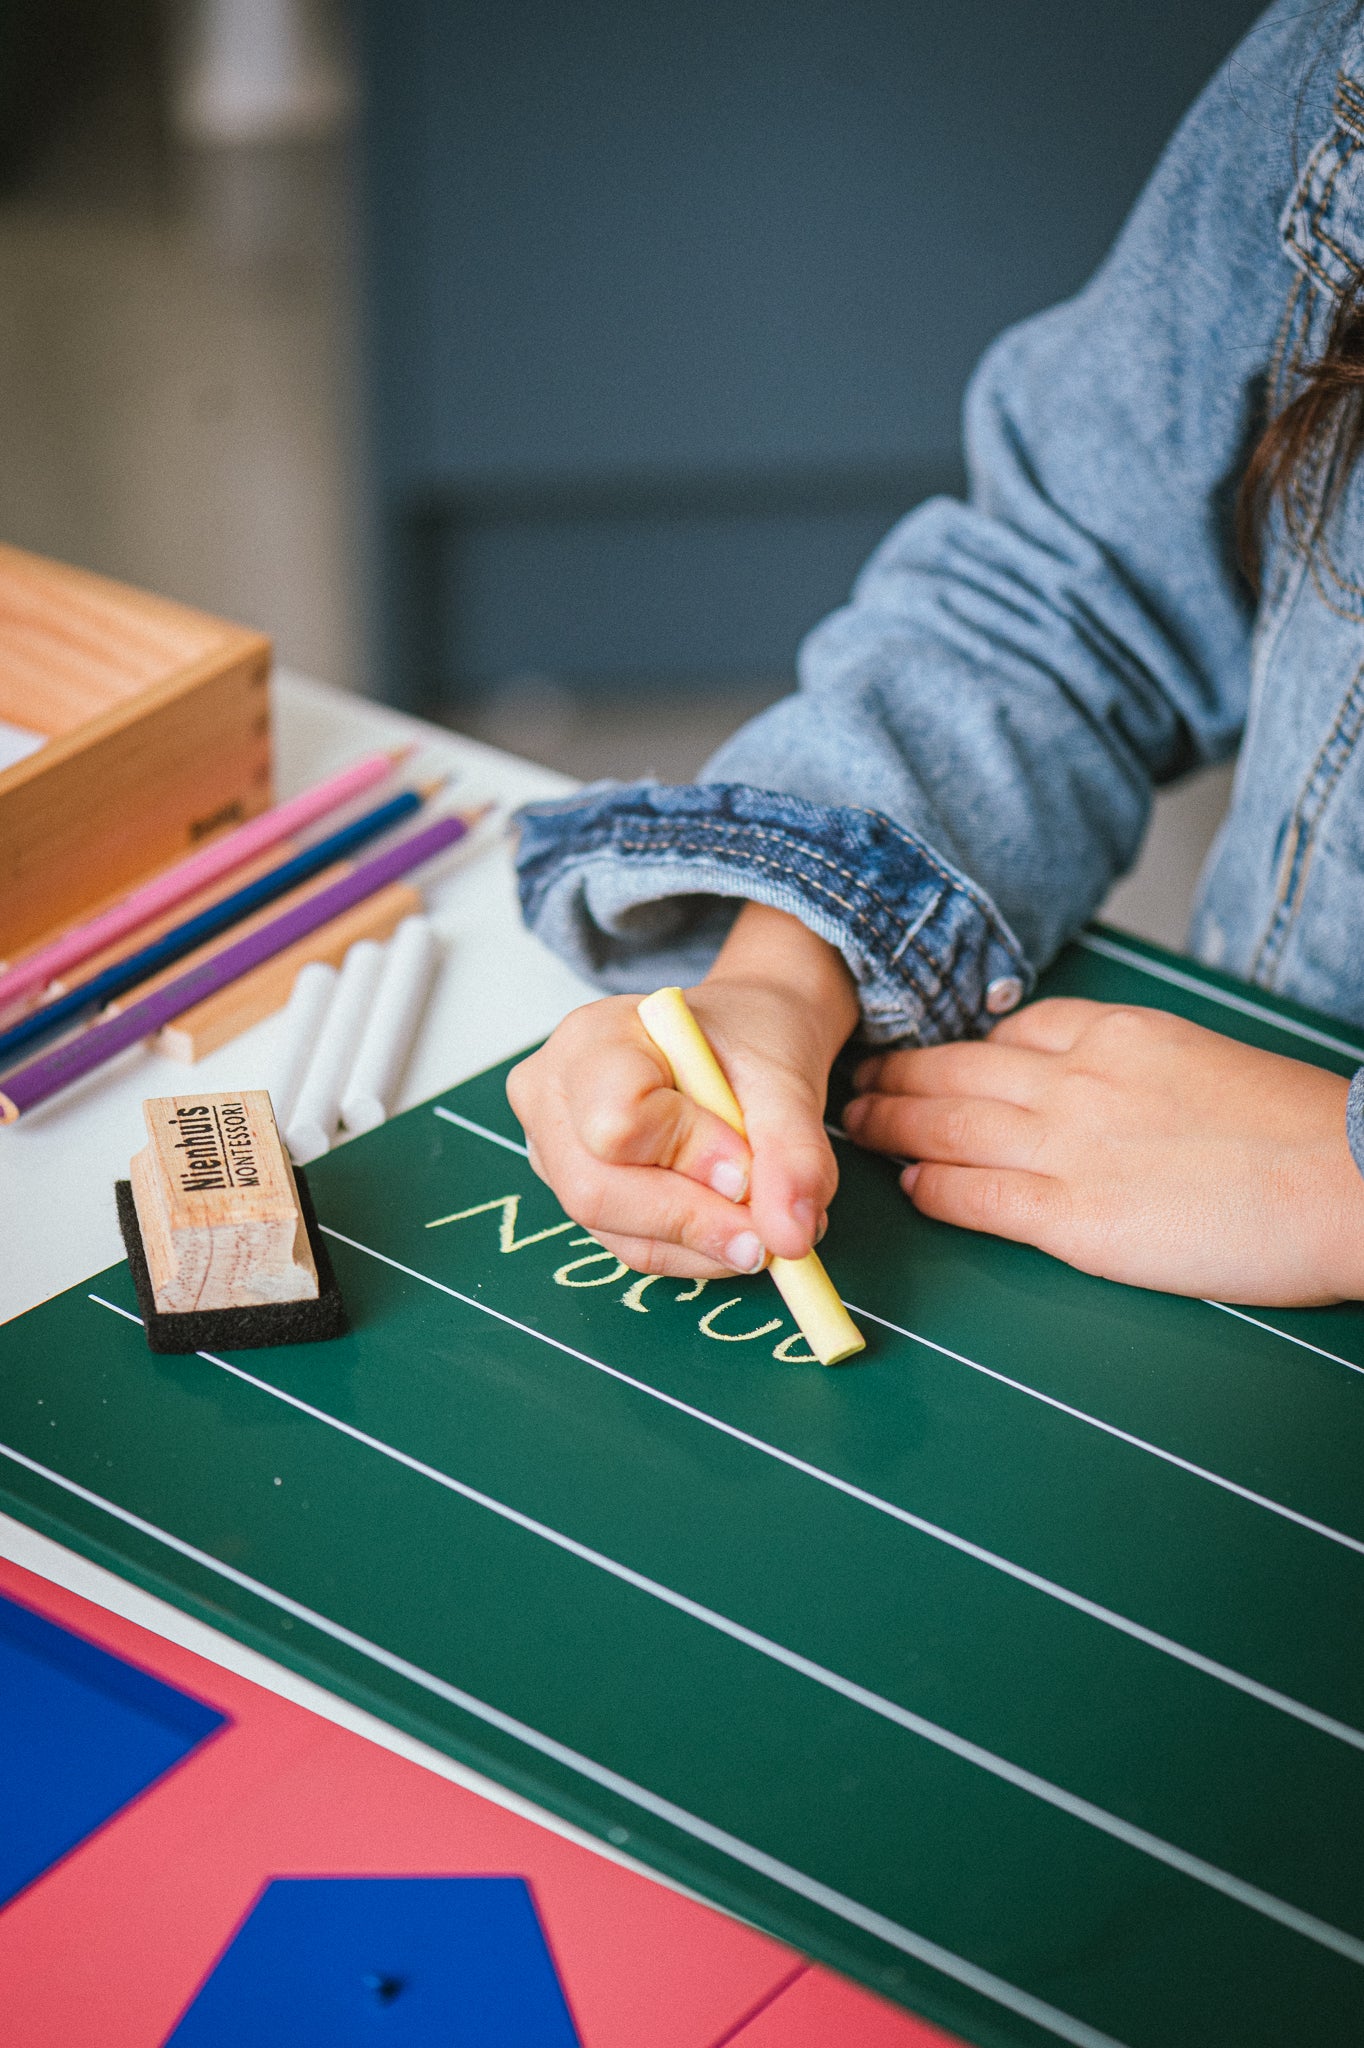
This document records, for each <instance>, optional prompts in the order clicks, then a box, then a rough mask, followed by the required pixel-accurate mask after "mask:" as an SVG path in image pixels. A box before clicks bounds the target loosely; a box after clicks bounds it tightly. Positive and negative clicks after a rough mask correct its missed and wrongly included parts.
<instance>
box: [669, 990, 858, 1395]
mask: <svg viewBox="0 0 1364 2048" xmlns="http://www.w3.org/2000/svg"><path fill="white" fill-rule="evenodd" d="M639 1021H640V1023H641V1024H642V1025H643V1026H644V1029H645V1030H646V1031H647V1032H648V1034H649V1036H650V1038H652V1040H653V1042H654V1044H655V1045H656V1046H657V1047H658V1049H659V1051H660V1052H661V1053H662V1055H663V1057H664V1059H665V1060H666V1061H667V1062H668V1065H669V1066H670V1067H671V1068H672V1076H673V1086H674V1087H675V1088H676V1089H677V1091H678V1093H679V1095H685V1096H687V1097H688V1098H689V1099H690V1100H691V1101H692V1102H694V1103H696V1105H697V1106H698V1108H700V1109H708V1110H710V1111H711V1112H712V1113H713V1114H714V1115H715V1116H718V1117H721V1118H722V1119H723V1120H724V1122H725V1123H727V1124H728V1125H729V1127H730V1129H731V1130H732V1131H737V1132H738V1133H739V1136H740V1137H741V1138H746V1137H747V1135H748V1133H747V1132H746V1131H745V1129H744V1117H743V1111H742V1110H741V1109H740V1107H739V1105H738V1103H737V1102H736V1100H735V1098H734V1090H733V1089H732V1088H731V1087H730V1085H729V1083H728V1081H727V1080H726V1079H725V1077H724V1074H723V1073H722V1071H721V1068H720V1062H719V1061H718V1060H717V1059H716V1057H715V1054H714V1053H713V1052H712V1051H711V1049H710V1046H709V1044H708V1043H707V1041H706V1034H705V1033H704V1031H702V1029H701V1026H700V1025H699V1024H698V1023H697V1021H696V1019H695V1017H693V1015H692V1013H691V1011H690V1010H689V1009H688V1008H687V999H686V997H685V996H684V995H683V993H682V991H681V989H680V988H660V989H658V990H656V991H655V993H654V994H653V995H651V996H645V998H644V1001H643V1002H642V1003H641V1004H640V1006H639ZM768 1271H769V1272H770V1273H771V1275H772V1278H773V1279H774V1280H775V1281H776V1283H777V1287H778V1289H779V1290H780V1293H781V1297H782V1300H783V1301H784V1302H785V1303H786V1306H787V1307H788V1308H789V1309H790V1311H791V1313H792V1315H793V1316H794V1317H795V1319H796V1322H797V1324H798V1325H799V1328H800V1332H801V1335H802V1336H803V1337H804V1339H805V1341H806V1343H807V1344H808V1345H809V1347H810V1349H811V1350H812V1351H813V1352H814V1354H815V1357H816V1358H817V1359H818V1360H819V1361H820V1364H821V1365H837V1364H839V1362H840V1361H841V1360H842V1359H845V1358H851V1357H852V1355H853V1353H854V1351H863V1350H865V1349H866V1343H867V1340H866V1338H865V1337H864V1336H863V1335H862V1333H861V1331H860V1330H859V1329H858V1327H857V1325H856V1323H855V1322H854V1321H853V1319H852V1317H851V1316H850V1315H849V1314H848V1311H847V1310H846V1309H845V1308H844V1306H843V1304H842V1302H841V1301H840V1300H839V1298H838V1294H837V1292H836V1291H835V1288H834V1284H833V1281H832V1280H831V1279H830V1278H829V1276H828V1274H827V1273H826V1272H825V1270H824V1267H823V1264H822V1262H821V1260H820V1258H819V1256H818V1254H817V1253H815V1252H807V1253H806V1254H805V1257H804V1258H803V1259H775V1258H774V1259H773V1260H772V1261H771V1263H770V1264H769V1266H768Z"/></svg>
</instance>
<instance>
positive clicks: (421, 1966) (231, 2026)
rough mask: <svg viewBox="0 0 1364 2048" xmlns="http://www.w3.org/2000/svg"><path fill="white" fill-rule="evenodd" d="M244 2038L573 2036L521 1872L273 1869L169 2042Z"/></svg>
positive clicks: (323, 2042) (499, 2040) (505, 2047)
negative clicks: (337, 1873)
mask: <svg viewBox="0 0 1364 2048" xmlns="http://www.w3.org/2000/svg"><path fill="white" fill-rule="evenodd" d="M342 1796H344V1794H342ZM246 2043H250V2048H376V2044H378V2043H383V2044H384V2048H455V2044H456V2043H457V2044H459V2048H580V2044H579V2041H578V2035H577V2031H576V2029H575V2028H574V2025H573V2022H572V2020H571V2019H570V2018H569V2013H568V2007H567V2005H566V2003H565V2001H564V1995H563V1992H562V1991H561V1989H560V1987H559V1979H558V1977H557V1976H556V1974H555V1970H554V1964H553V1962H552V1961H551V1959H550V1954H549V1950H548V1948H547V1947H546V1945H545V1938H544V1935H543V1933H542V1932H541V1929H540V1923H539V1921H538V1919H537V1918H536V1914H535V1907H534V1905H533V1903H532V1901H531V1896H530V1891H529V1888H528V1887H527V1885H526V1882H525V1879H524V1878H520V1877H277V1878H274V1879H272V1881H271V1882H270V1883H269V1884H268V1885H267V1886H266V1887H265V1890H264V1891H263V1892H262V1893H261V1895H260V1897H259V1899H257V1901H256V1904H255V1906H254V1907H253V1908H252V1910H251V1913H250V1914H249V1916H248V1917H247V1919H246V1920H245V1922H244V1923H243V1925H242V1926H241V1927H240V1928H239V1929H238V1930H237V1933H236V1934H235V1936H234V1937H233V1939H232V1941H231V1943H230V1944H229V1946H228V1947H227V1948H226V1949H225V1950H224V1952H223V1954H222V1956H221V1957H220V1958H219V1960H218V1963H217V1966H216V1968H215V1969H214V1971H213V1974H212V1975H211V1976H210V1977H209V1978H208V1980H207V1982H206V1983H205V1984H204V1985H203V1986H202V1987H201V1989H200V1991H199V1993H198V1996H197V1997H196V1998H195V2000H194V2003H193V2004H192V2005H191V2006H190V2007H189V2009H188V2011H187V2012H186V2013H185V2015H184V2017H183V2018H182V2019H181V2021H180V2023H179V2025H178V2026H177V2027H176V2028H175V2030H174V2032H173V2033H172V2034H171V2035H170V2037H169V2039H168V2040H167V2042H166V2048H244V2044H246Z"/></svg>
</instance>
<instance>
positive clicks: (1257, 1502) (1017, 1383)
mask: <svg viewBox="0 0 1364 2048" xmlns="http://www.w3.org/2000/svg"><path fill="white" fill-rule="evenodd" d="M844 1306H845V1307H846V1309H847V1310H848V1313H849V1314H850V1315H854V1316H865V1317H866V1319H867V1321H868V1322H869V1323H879V1324H880V1325H881V1327H882V1329H883V1330H893V1331H894V1332H895V1334H896V1336H897V1337H908V1338H909V1340H910V1342H911V1343H912V1344H922V1345H923V1346H924V1347H925V1348H926V1349H927V1350H929V1351H937V1352H939V1353H941V1355H942V1356H943V1357H944V1358H950V1359H952V1360H953V1361H954V1362H955V1363H956V1364H957V1365H969V1366H970V1368H971V1370H972V1372H979V1373H984V1375H985V1377H986V1378H987V1379H991V1380H998V1381H999V1383H1000V1385H1001V1386H1005V1387H1012V1388H1013V1389H1014V1390H1015V1392H1016V1393H1019V1394H1027V1395H1028V1396H1029V1398H1030V1399H1031V1400H1034V1401H1042V1402H1044V1403H1045V1404H1046V1406H1047V1407H1048V1408H1056V1409H1059V1410H1060V1412H1061V1414H1062V1415H1069V1416H1072V1417H1073V1418H1074V1420H1075V1421H1077V1422H1087V1423H1088V1424H1089V1426H1090V1428H1091V1429H1101V1430H1102V1431H1103V1432H1104V1434H1105V1436H1115V1437H1117V1439H1118V1441H1119V1442H1120V1443H1124V1444H1131V1445H1132V1446H1133V1447H1134V1448H1135V1449H1136V1450H1139V1451H1146V1452H1148V1453H1149V1455H1150V1456H1151V1457H1153V1458H1161V1459H1163V1460H1164V1462H1165V1463H1166V1464H1167V1465H1177V1466H1178V1467H1179V1470H1180V1471H1181V1472H1191V1473H1192V1474H1193V1476H1194V1477H1195V1479H1206V1480H1207V1482H1208V1484H1209V1485H1210V1486H1220V1487H1221V1488H1222V1489H1223V1490H1224V1491H1225V1492H1227V1493H1234V1494H1235V1495H1236V1496H1237V1498H1238V1499H1239V1500H1248V1501H1250V1502H1251V1503H1252V1504H1253V1505H1254V1506H1255V1507H1258V1508H1267V1509H1268V1510H1269V1512H1270V1514H1272V1515H1282V1516H1283V1518H1284V1520H1285V1521H1286V1522H1297V1523H1298V1524H1299V1526H1300V1527H1301V1528H1304V1529H1310V1530H1311V1531H1312V1533H1313V1535H1315V1536H1325V1537H1326V1538H1327V1539H1328V1540H1329V1541H1330V1542H1332V1543H1340V1544H1343V1545H1344V1547H1345V1548H1346V1549H1347V1550H1357V1551H1358V1552H1359V1553H1360V1555H1361V1556H1364V1542H1361V1541H1360V1539H1359V1537H1358V1536H1347V1535H1346V1533H1345V1532H1344V1530H1343V1529H1333V1528H1332V1527H1331V1525H1330V1524H1329V1522H1318V1521H1316V1520H1315V1519H1314V1518H1313V1516H1311V1515H1303V1514H1299V1512H1298V1510H1297V1509H1296V1508H1289V1507H1285V1506H1284V1504H1283V1502H1282V1501H1278V1500H1271V1499H1270V1498H1269V1495H1268V1494H1265V1493H1256V1492H1254V1491H1253V1490H1252V1488H1250V1487H1249V1486H1242V1485H1241V1484H1240V1482H1239V1480H1236V1479H1224V1478H1223V1477H1222V1474H1221V1473H1220V1472H1210V1471H1209V1470H1208V1468H1207V1466H1206V1465H1195V1464H1194V1463H1193V1461H1192V1460H1191V1459H1189V1458H1181V1457H1180V1456H1179V1454H1178V1452H1176V1451H1166V1450H1162V1448H1161V1446H1160V1445H1159V1444H1153V1443H1148V1442H1147V1440H1146V1438H1145V1437H1144V1436H1133V1435H1132V1433H1131V1431H1130V1430H1126V1429H1119V1428H1118V1425H1117V1424H1116V1423H1115V1422H1105V1421H1103V1420H1102V1418H1101V1417H1100V1416H1098V1415H1090V1414H1088V1413H1087V1412H1086V1410H1085V1409H1083V1408H1072V1407H1071V1405H1070V1403H1069V1402H1068V1401H1058V1400H1057V1398H1056V1396H1055V1394H1044V1393H1043V1392H1042V1391H1041V1389H1040V1388H1039V1387H1030V1386H1029V1385H1028V1384H1027V1382H1026V1380H1014V1379H1010V1377H1009V1375H1008V1373H1006V1372H998V1371H996V1369H995V1367H994V1366H992V1365H982V1364H981V1363H980V1361H979V1359H976V1358H968V1357H967V1356H966V1354H965V1352H964V1351H952V1350H950V1349H949V1348H948V1346H947V1345H946V1344H935V1343H934V1341H933V1339H932V1338H931V1337H921V1336H920V1335H919V1333H918V1331H917V1330H907V1329H906V1328H905V1327H904V1325H903V1324H902V1323H892V1322H891V1321H889V1319H888V1318H887V1317H885V1316H877V1315H873V1314H872V1312H871V1310H870V1309H869V1308H855V1307H854V1306H853V1304H852V1302H850V1301H849V1302H845V1304H844Z"/></svg>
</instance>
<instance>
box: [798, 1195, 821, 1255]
mask: <svg viewBox="0 0 1364 2048" xmlns="http://www.w3.org/2000/svg"><path fill="white" fill-rule="evenodd" d="M791 1221H792V1222H793V1223H794V1224H796V1226H797V1227H798V1228H799V1230H800V1232H801V1234H802V1236H804V1237H807V1238H808V1239H809V1240H810V1243H811V1244H813V1243H814V1241H815V1232H816V1231H817V1230H818V1229H819V1210H818V1208H817V1207H816V1205H815V1204H814V1203H813V1202H812V1201H811V1200H810V1198H809V1196H808V1195H802V1196H801V1198H800V1200H799V1201H798V1202H792V1204H791Z"/></svg>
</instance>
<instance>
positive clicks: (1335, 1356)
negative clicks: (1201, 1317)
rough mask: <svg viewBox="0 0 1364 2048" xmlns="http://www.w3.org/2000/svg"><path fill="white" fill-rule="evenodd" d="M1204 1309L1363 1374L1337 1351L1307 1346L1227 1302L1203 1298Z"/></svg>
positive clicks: (1311, 1345)
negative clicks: (1220, 1312)
mask: <svg viewBox="0 0 1364 2048" xmlns="http://www.w3.org/2000/svg"><path fill="white" fill-rule="evenodd" d="M1203 1306H1204V1308H1220V1309H1221V1311H1222V1313H1223V1315H1224V1316H1236V1317H1237V1318H1238V1320H1239V1321H1241V1322H1243V1323H1251V1324H1253V1325H1254V1327H1255V1328H1256V1329H1257V1330H1267V1331H1268V1332H1269V1334H1270V1336H1271V1337H1282V1338H1283V1340H1284V1343H1285V1344H1296V1345H1297V1346H1298V1347H1299V1349H1300V1350H1303V1351H1314V1352H1315V1353H1316V1355H1317V1357H1318V1358H1329V1359H1330V1361H1331V1363H1332V1365H1343V1366H1344V1367H1345V1369H1346V1371H1347V1372H1358V1373H1364V1365H1356V1364H1355V1362H1354V1360H1353V1359H1352V1358H1342V1357H1341V1355H1340V1353H1339V1352H1338V1351H1326V1350H1324V1349H1323V1348H1322V1346H1321V1345H1320V1344H1309V1343H1308V1341H1307V1339H1306V1338H1305V1337H1295V1336H1294V1335H1293V1333H1292V1331H1291V1330H1281V1329H1280V1328H1279V1327H1278V1325H1277V1324H1276V1323H1262V1322H1261V1321H1260V1318H1259V1317H1258V1316H1250V1315H1247V1314H1246V1312H1245V1310H1244V1309H1243V1308H1232V1307H1231V1305H1230V1304H1229V1303H1228V1302H1225V1301H1213V1300H1212V1299H1211V1297H1210V1296H1208V1295H1204V1296H1203Z"/></svg>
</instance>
